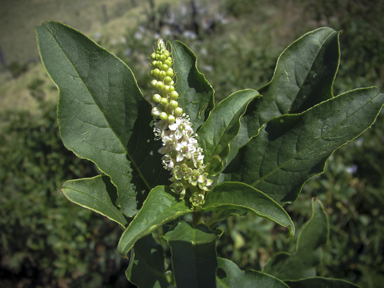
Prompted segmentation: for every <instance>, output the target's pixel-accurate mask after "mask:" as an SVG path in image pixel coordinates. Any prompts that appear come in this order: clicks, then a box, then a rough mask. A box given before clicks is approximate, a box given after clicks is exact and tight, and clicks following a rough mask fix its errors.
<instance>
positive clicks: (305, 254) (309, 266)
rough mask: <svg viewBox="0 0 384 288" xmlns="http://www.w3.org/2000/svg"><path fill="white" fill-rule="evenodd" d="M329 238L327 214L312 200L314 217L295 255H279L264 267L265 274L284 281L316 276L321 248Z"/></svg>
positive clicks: (307, 224)
mask: <svg viewBox="0 0 384 288" xmlns="http://www.w3.org/2000/svg"><path fill="white" fill-rule="evenodd" d="M328 237H329V223H328V217H327V214H326V213H325V211H324V208H323V205H322V204H321V202H320V201H319V200H316V199H313V200H312V216H311V219H309V220H308V222H307V223H306V225H305V227H304V228H303V230H302V231H301V233H300V235H299V238H298V240H297V245H296V246H297V248H296V251H295V253H293V254H292V255H291V254H288V253H278V254H276V255H274V256H273V257H272V258H271V259H270V260H269V261H268V263H267V265H266V266H265V267H264V270H263V272H265V273H267V274H271V275H273V276H275V277H277V278H279V279H282V280H298V279H302V278H307V277H314V276H316V266H317V265H318V264H319V263H320V260H321V246H323V245H325V244H326V242H327V240H328Z"/></svg>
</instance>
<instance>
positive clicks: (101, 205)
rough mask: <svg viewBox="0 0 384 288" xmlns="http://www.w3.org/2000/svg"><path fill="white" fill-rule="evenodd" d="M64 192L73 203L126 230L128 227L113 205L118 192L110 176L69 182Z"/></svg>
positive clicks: (65, 184)
mask: <svg viewBox="0 0 384 288" xmlns="http://www.w3.org/2000/svg"><path fill="white" fill-rule="evenodd" d="M62 191H63V193H64V195H65V196H66V197H67V198H68V200H70V201H72V202H73V203H76V204H78V205H80V206H83V207H85V208H88V209H90V210H93V211H95V212H97V213H100V214H101V215H104V216H106V217H108V218H109V219H111V220H113V221H115V222H117V223H119V224H120V225H121V226H123V227H124V228H125V225H127V220H126V219H125V217H124V215H123V214H122V213H121V212H120V211H119V210H118V209H117V207H116V206H115V205H114V204H113V203H114V202H115V200H116V198H117V191H116V187H115V186H113V185H112V183H111V181H110V179H109V177H108V176H96V177H94V178H84V179H79V180H72V181H67V182H65V183H64V185H63V188H62Z"/></svg>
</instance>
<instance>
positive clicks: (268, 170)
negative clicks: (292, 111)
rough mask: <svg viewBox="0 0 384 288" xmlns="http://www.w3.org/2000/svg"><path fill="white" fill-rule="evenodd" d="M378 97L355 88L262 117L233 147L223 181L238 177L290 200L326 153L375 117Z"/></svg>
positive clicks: (374, 92)
mask: <svg viewBox="0 0 384 288" xmlns="http://www.w3.org/2000/svg"><path fill="white" fill-rule="evenodd" d="M383 103H384V94H380V92H379V90H378V89H377V88H376V87H372V88H365V89H356V90H353V91H350V92H347V93H345V94H342V95H339V96H337V97H335V98H332V99H330V100H327V101H324V102H322V103H321V104H318V105H316V106H314V107H313V108H311V109H309V110H307V111H305V112H303V113H302V114H296V115H282V116H280V117H276V118H274V119H272V120H270V121H269V122H268V123H266V124H265V125H264V126H263V127H262V128H261V129H260V132H259V134H258V135H257V136H255V137H254V138H252V139H251V140H250V141H249V142H248V143H247V144H246V145H245V146H244V147H243V148H241V149H240V150H239V154H238V157H236V158H235V159H234V160H233V163H231V165H233V166H232V167H231V170H230V171H227V172H228V174H227V175H225V177H224V179H225V180H226V181H228V180H231V181H241V182H245V183H247V184H249V185H251V186H254V187H255V188H257V189H259V190H260V191H263V192H264V193H265V194H267V195H268V196H270V197H272V198H273V199H274V200H276V201H277V202H278V203H287V202H292V201H294V200H296V198H297V197H298V195H299V193H300V191H301V188H302V186H303V184H304V183H305V181H307V180H308V179H309V178H311V177H312V176H314V175H318V174H320V173H322V172H324V165H325V162H326V161H327V159H328V157H329V156H330V155H331V154H332V153H333V152H334V150H336V149H337V148H339V147H340V146H342V145H344V144H345V143H347V142H348V141H351V140H352V139H354V138H355V137H357V136H358V135H360V134H361V133H362V132H364V131H365V130H366V129H368V128H369V127H370V126H371V125H372V124H373V123H374V121H375V119H376V117H377V115H378V113H379V112H380V110H381V108H382V105H383Z"/></svg>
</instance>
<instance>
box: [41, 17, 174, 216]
mask: <svg viewBox="0 0 384 288" xmlns="http://www.w3.org/2000/svg"><path fill="white" fill-rule="evenodd" d="M36 31H37V38H38V44H39V50H40V55H41V59H42V61H43V64H44V67H45V69H46V70H47V72H48V74H49V76H50V77H51V79H52V81H53V82H54V83H55V84H56V85H57V87H58V88H59V104H58V120H59V125H60V133H61V137H62V139H63V142H64V145H65V146H66V147H67V148H68V149H69V150H72V151H73V152H74V153H75V154H76V155H77V156H79V157H81V158H85V159H88V160H91V161H93V162H94V163H96V164H97V166H98V167H99V168H100V170H102V171H103V172H104V173H105V174H107V175H109V176H110V177H111V181H112V183H113V184H114V185H115V186H116V187H117V192H118V199H117V204H118V205H119V206H121V209H122V211H123V213H124V214H125V215H127V216H133V215H134V214H136V213H137V211H138V209H139V208H140V206H141V203H142V201H143V200H144V199H145V196H146V195H147V193H148V192H149V191H150V189H151V188H152V187H154V186H155V185H158V184H166V183H168V180H167V178H168V177H169V175H167V174H168V173H166V171H164V169H163V168H162V165H161V160H160V158H161V155H160V154H159V153H157V150H158V149H159V147H160V146H161V143H160V141H157V142H154V136H153V133H152V128H151V121H153V120H152V116H151V113H150V111H151V106H150V104H149V103H148V102H147V101H146V100H145V99H144V98H143V95H142V94H141V91H140V90H139V88H138V87H137V82H136V80H135V78H134V76H133V74H132V71H131V70H130V69H129V68H128V66H126V65H125V64H124V63H123V62H122V61H121V60H119V59H118V58H117V57H116V56H114V55H112V54H111V53H110V52H108V51H107V50H105V49H103V48H102V47H100V46H98V45H97V44H96V43H95V42H93V41H92V40H90V39H89V38H87V37H86V36H85V35H83V34H81V33H80V32H78V31H76V30H75V29H73V28H71V27H68V26H66V25H64V24H61V23H58V22H44V23H43V25H42V26H38V27H36Z"/></svg>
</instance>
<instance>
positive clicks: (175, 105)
mask: <svg viewBox="0 0 384 288" xmlns="http://www.w3.org/2000/svg"><path fill="white" fill-rule="evenodd" d="M169 105H170V106H171V107H172V108H173V109H175V108H176V107H177V106H179V103H177V101H175V100H171V101H170V102H169Z"/></svg>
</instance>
